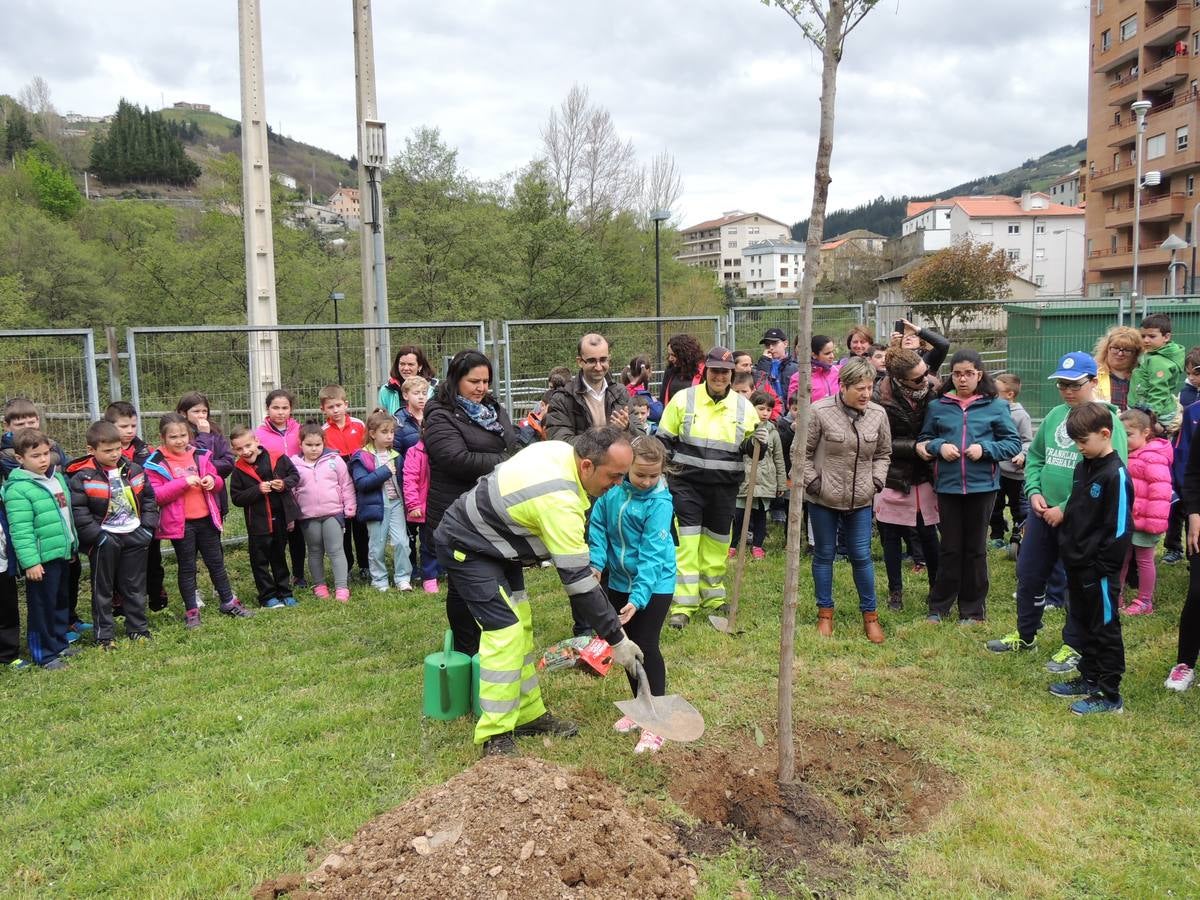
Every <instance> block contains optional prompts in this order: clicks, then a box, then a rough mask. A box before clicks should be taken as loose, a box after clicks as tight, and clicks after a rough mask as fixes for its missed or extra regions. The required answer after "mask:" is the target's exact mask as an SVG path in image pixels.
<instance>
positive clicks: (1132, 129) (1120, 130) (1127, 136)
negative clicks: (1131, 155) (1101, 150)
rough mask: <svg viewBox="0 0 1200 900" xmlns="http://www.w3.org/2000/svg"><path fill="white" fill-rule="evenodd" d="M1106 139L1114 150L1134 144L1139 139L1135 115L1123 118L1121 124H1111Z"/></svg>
mask: <svg viewBox="0 0 1200 900" xmlns="http://www.w3.org/2000/svg"><path fill="white" fill-rule="evenodd" d="M1106 137H1107V138H1108V146H1110V147H1112V148H1114V149H1115V148H1117V147H1125V146H1128V145H1130V144H1132V143H1133V142H1134V141H1135V140H1136V139H1137V119H1135V118H1134V116H1133V113H1129V114H1128V115H1126V116H1123V117H1122V120H1121V121H1120V122H1113V123H1111V124H1110V125H1109V126H1108V134H1107V135H1106Z"/></svg>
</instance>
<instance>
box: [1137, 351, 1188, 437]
mask: <svg viewBox="0 0 1200 900" xmlns="http://www.w3.org/2000/svg"><path fill="white" fill-rule="evenodd" d="M1184 356H1185V354H1184V350H1183V345H1182V344H1177V343H1175V342H1174V341H1167V342H1166V343H1165V344H1163V345H1162V346H1161V347H1159V348H1158V349H1157V350H1146V351H1143V352H1142V355H1141V356H1140V357H1138V364H1137V368H1136V369H1134V370H1133V375H1131V376H1130V378H1129V405H1130V406H1148V407H1150V408H1151V409H1152V410H1154V414H1155V415H1156V416H1158V420H1159V421H1160V422H1162V423H1164V424H1166V423H1169V422H1171V421H1172V420H1174V418H1175V411H1176V410H1177V409H1178V408H1179V402H1178V400H1177V399H1176V398H1177V397H1178V396H1179V384H1180V382H1181V381H1182V380H1183V358H1184Z"/></svg>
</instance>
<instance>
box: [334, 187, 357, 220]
mask: <svg viewBox="0 0 1200 900" xmlns="http://www.w3.org/2000/svg"><path fill="white" fill-rule="evenodd" d="M328 206H329V208H330V209H332V210H333V211H334V212H335V213H337V214H338V215H339V216H341V217H342V218H343V219H345V220H347V221H349V220H351V219H354V220H358V219H359V218H360V217H361V216H362V204H361V202H360V200H359V196H358V188H351V187H342V186H341V185H338V189H337V190H336V191H334V192H333V193H332V194H331V195H330V197H329V203H328Z"/></svg>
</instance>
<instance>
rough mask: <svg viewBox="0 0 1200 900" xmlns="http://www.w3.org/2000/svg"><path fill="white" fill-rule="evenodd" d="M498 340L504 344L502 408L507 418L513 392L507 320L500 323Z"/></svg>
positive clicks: (510, 346) (511, 405)
mask: <svg viewBox="0 0 1200 900" xmlns="http://www.w3.org/2000/svg"><path fill="white" fill-rule="evenodd" d="M500 335H501V337H500V340H502V341H503V342H504V348H503V351H502V352H503V354H504V366H503V370H504V407H505V409H507V410H508V416H509V418H512V414H513V390H512V343H511V342H510V340H509V330H508V320H507V319H505V320H504V321H503V322H501V323H500Z"/></svg>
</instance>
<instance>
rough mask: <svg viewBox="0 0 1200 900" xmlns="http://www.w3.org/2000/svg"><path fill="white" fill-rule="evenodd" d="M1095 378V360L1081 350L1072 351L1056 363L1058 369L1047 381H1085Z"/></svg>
mask: <svg viewBox="0 0 1200 900" xmlns="http://www.w3.org/2000/svg"><path fill="white" fill-rule="evenodd" d="M1095 377H1096V360H1094V359H1092V357H1091V356H1090V355H1088V354H1087V353H1084V352H1083V351H1082V350H1074V351H1072V352H1071V353H1068V354H1067V355H1066V356H1064V357H1063V358H1062V359H1060V360H1059V361H1058V369H1056V370H1055V372H1054V374H1053V375H1051V376H1050V378H1049V379H1048V380H1049V381H1057V380H1058V379H1060V378H1061V379H1063V380H1064V381H1086V380H1087V379H1089V378H1095Z"/></svg>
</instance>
